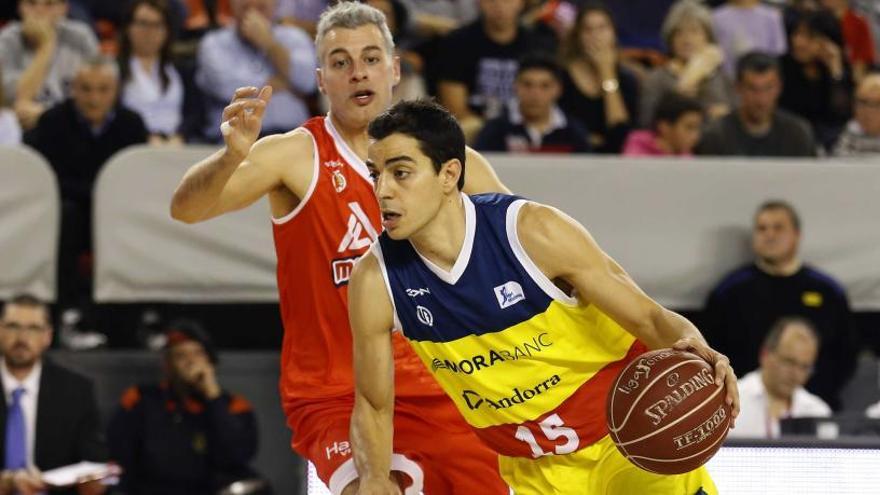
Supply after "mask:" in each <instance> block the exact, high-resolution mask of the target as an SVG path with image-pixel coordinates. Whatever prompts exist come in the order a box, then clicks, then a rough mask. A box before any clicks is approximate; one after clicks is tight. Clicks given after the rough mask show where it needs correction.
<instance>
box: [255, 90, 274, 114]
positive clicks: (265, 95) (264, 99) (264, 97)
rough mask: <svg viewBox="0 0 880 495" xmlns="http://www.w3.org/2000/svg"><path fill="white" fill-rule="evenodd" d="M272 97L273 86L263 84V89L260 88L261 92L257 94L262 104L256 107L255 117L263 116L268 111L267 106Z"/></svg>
mask: <svg viewBox="0 0 880 495" xmlns="http://www.w3.org/2000/svg"><path fill="white" fill-rule="evenodd" d="M271 98H272V86H263V89H261V90H260V93H259V94H258V95H257V100H256V101H258V102H260V103H261V105H259V106H257V107H255V108H254V117H256V118H258V119H262V118H263V114H264V113H266V106H267V105H268V104H269V100H270V99H271Z"/></svg>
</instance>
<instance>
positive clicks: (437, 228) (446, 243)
mask: <svg viewBox="0 0 880 495" xmlns="http://www.w3.org/2000/svg"><path fill="white" fill-rule="evenodd" d="M443 201H444V203H443V205H442V206H441V207H440V210H439V211H438V212H437V216H435V217H434V219H433V220H431V221H430V222H429V223H428V224H427V225H425V226H424V227H422V229H421V230H419V231H418V232H417V233H415V234H413V235H412V237H410V239H409V241H410V242H411V243H412V245H413V247H414V248H415V249H416V251H418V252H419V254H421V255H422V256H424V257H425V258H427V259H428V260H430V261H431V263H434V264H435V265H437V266H439V267H440V268H442V269H443V270H446V271H450V270H452V267H453V266H455V262H456V261H457V260H458V256H459V254H461V250H462V247H463V246H464V238H465V234H466V230H467V224H466V220H465V209H464V202H463V200H462V198H461V195H460V194H451V195H449V196H448V197H447V198H445V199H444V200H443Z"/></svg>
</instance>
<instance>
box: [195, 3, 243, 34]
mask: <svg viewBox="0 0 880 495" xmlns="http://www.w3.org/2000/svg"><path fill="white" fill-rule="evenodd" d="M185 1H186V12H187V14H188V15H187V17H186V20H184V22H183V29H184V32H185V33H186V34H190V35H195V36H196V37H198V36H199V35H201V34H202V33H204V32H205V31H209V30H211V29H217V28H218V27H225V26H228V25H230V24H232V22H233V17H232V7H231V5H230V3H231V2H232V1H233V0H185Z"/></svg>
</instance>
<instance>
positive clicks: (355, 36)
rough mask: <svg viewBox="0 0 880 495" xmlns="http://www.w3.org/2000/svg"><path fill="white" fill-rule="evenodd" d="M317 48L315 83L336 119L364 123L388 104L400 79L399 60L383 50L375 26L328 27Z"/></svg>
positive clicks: (346, 123)
mask: <svg viewBox="0 0 880 495" xmlns="http://www.w3.org/2000/svg"><path fill="white" fill-rule="evenodd" d="M318 49H319V50H320V52H319V56H320V57H321V68H320V69H318V87H319V88H320V90H321V92H322V93H324V94H325V95H327V99H328V100H329V102H330V112H331V113H332V114H333V116H334V117H335V118H336V119H338V120H339V121H340V122H342V123H343V124H344V125H347V126H350V127H366V126H367V125H368V124H369V123H370V121H371V120H373V118H375V117H376V116H377V115H379V113H380V112H382V111H384V110H385V109H386V108H388V106H389V105H391V94H392V91H393V89H394V86H396V85H397V83H398V82H400V60H399V59H398V58H397V57H395V56H393V55H392V54H390V53H388V52H387V51H386V50H385V39H384V38H383V37H382V32H381V31H379V28H378V27H376V26H375V25H373V24H368V25H364V26H360V27H358V28H355V29H345V28H335V29H331V30H330V31H329V32H328V33H327V35H326V36H325V37H324V39H323V40H321V43H320V44H319V46H318Z"/></svg>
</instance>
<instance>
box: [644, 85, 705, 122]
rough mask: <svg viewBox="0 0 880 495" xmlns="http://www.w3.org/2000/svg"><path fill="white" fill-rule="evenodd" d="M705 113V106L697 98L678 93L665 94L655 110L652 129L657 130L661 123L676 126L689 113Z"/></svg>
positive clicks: (669, 92)
mask: <svg viewBox="0 0 880 495" xmlns="http://www.w3.org/2000/svg"><path fill="white" fill-rule="evenodd" d="M693 112H696V113H699V114H702V113H703V105H702V103H700V102H699V100H697V99H696V98H691V97H690V96H687V95H683V94H681V93H679V92H678V91H668V92H666V93H664V94H663V97H662V98H660V101H659V102H658V103H657V107H656V108H655V109H654V121H653V123H652V127H653V128H654V129H655V130H656V129H657V126H659V125H660V122H666V123H667V124H674V123H676V122H678V119H680V118H681V117H682V116H683V115H685V114H688V113H693Z"/></svg>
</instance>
